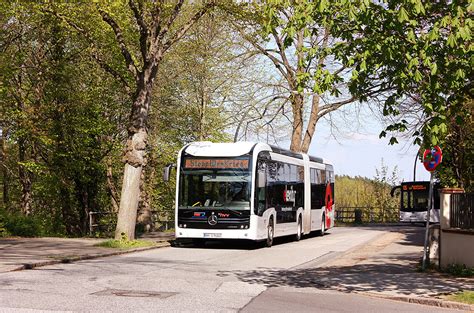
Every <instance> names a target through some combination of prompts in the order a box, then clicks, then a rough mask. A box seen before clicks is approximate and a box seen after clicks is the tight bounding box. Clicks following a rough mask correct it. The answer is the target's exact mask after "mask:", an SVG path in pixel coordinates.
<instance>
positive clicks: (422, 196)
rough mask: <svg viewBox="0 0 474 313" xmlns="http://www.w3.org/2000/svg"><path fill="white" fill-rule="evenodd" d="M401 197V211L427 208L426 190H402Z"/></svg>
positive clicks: (418, 210)
mask: <svg viewBox="0 0 474 313" xmlns="http://www.w3.org/2000/svg"><path fill="white" fill-rule="evenodd" d="M402 197H403V198H402V199H403V200H402V201H403V202H402V208H401V210H402V211H409V212H424V211H427V210H428V191H427V190H408V191H403V195H402Z"/></svg>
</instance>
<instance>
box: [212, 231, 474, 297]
mask: <svg viewBox="0 0 474 313" xmlns="http://www.w3.org/2000/svg"><path fill="white" fill-rule="evenodd" d="M390 231H391V230H390ZM393 231H394V232H399V233H400V232H401V233H403V234H404V236H402V238H400V239H399V240H398V241H397V242H394V243H393V244H392V245H391V246H389V247H388V249H384V250H380V251H378V252H376V253H375V254H374V255H371V256H369V257H368V258H367V259H366V258H362V259H358V257H360V255H359V256H357V255H356V256H355V259H353V263H352V264H354V265H352V264H344V265H341V266H337V265H331V263H328V264H327V265H326V266H325V267H313V268H304V269H298V268H297V269H275V268H257V269H255V270H251V271H232V272H231V271H228V272H226V271H221V272H219V273H218V275H219V276H223V277H225V276H234V277H236V278H237V279H239V280H240V281H243V282H246V283H251V284H263V285H265V286H267V287H295V288H308V287H313V288H318V289H328V290H338V291H343V292H352V291H358V292H371V293H382V292H383V293H387V292H389V293H392V294H396V295H406V296H408V295H411V296H414V295H415V296H436V295H440V294H446V293H451V292H455V291H459V290H472V289H473V288H474V280H473V279H463V278H454V277H449V276H445V275H442V274H440V273H420V272H417V264H418V263H419V259H420V257H421V255H422V245H423V235H422V234H423V229H421V228H416V227H414V228H403V229H398V230H397V229H395V230H393ZM335 264H336V263H335Z"/></svg>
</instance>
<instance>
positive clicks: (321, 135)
mask: <svg viewBox="0 0 474 313" xmlns="http://www.w3.org/2000/svg"><path fill="white" fill-rule="evenodd" d="M346 115H350V114H347V112H346ZM331 123H332V124H333V125H335V127H336V128H337V129H339V130H340V131H335V130H334V127H332V128H331V127H330V122H329V121H327V120H324V119H322V120H320V121H319V122H318V124H317V126H316V132H315V136H314V137H313V141H312V144H311V147H310V150H309V153H308V154H310V155H313V156H318V157H322V158H324V159H325V161H328V162H329V163H332V164H333V165H334V171H335V173H336V174H337V175H344V174H345V175H350V176H364V177H367V178H374V177H375V175H376V169H381V167H382V160H383V164H384V165H386V166H388V172H389V173H392V171H393V170H394V169H395V167H397V170H398V171H397V174H398V175H397V176H398V177H399V181H400V182H402V181H413V167H414V162H415V157H416V154H417V151H418V148H419V147H418V146H414V145H413V144H412V142H413V139H411V138H406V139H404V138H401V137H397V139H398V141H399V144H396V145H389V144H388V142H389V139H390V137H388V138H387V137H386V138H381V139H380V138H379V134H380V132H381V131H382V130H384V128H385V126H384V125H383V122H382V121H381V119H380V118H379V117H376V116H375V115H374V113H372V112H370V111H368V110H367V108H366V109H365V112H363V113H362V114H360V115H358V116H357V118H355V117H354V118H352V120H351V118H349V119H347V118H341V117H337V116H334V117H333V118H332V121H331ZM349 124H357V126H351V125H349ZM331 133H332V135H331ZM336 138H337V139H336ZM280 145H281V146H282V147H285V148H289V145H290V144H289V142H284V143H280ZM429 179H430V176H429V172H427V171H426V170H425V168H424V167H423V164H422V163H420V162H419V161H418V162H417V165H416V180H417V181H420V180H429Z"/></svg>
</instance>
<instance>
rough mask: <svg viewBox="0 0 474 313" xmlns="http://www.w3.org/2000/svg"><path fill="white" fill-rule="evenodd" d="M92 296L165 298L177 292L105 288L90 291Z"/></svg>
mask: <svg viewBox="0 0 474 313" xmlns="http://www.w3.org/2000/svg"><path fill="white" fill-rule="evenodd" d="M91 294H92V295H94V296H118V297H134V298H158V299H166V298H169V297H171V296H174V295H176V294H177V292H156V291H144V290H122V289H106V290H102V291H98V292H94V293H91Z"/></svg>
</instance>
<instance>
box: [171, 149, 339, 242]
mask: <svg viewBox="0 0 474 313" xmlns="http://www.w3.org/2000/svg"><path fill="white" fill-rule="evenodd" d="M165 172H166V174H165V177H166V176H168V174H169V168H168V169H167V171H165ZM176 176H177V184H176V213H175V214H176V215H175V221H176V228H175V230H176V238H177V239H178V240H179V239H182V238H191V239H195V240H201V241H202V240H207V239H216V238H217V239H249V240H254V241H265V243H266V245H267V246H269V247H270V246H271V245H272V244H273V238H274V237H280V236H288V235H294V236H295V239H296V240H300V239H301V236H302V235H304V234H309V233H310V232H312V231H319V232H320V233H321V234H324V232H325V231H326V230H327V229H329V228H331V227H333V226H334V210H335V205H334V171H333V166H332V165H331V164H329V163H327V162H325V161H324V160H323V159H321V158H316V157H311V156H308V155H306V154H301V153H294V152H291V151H288V150H283V149H280V148H277V147H274V146H271V145H268V144H265V143H252V142H237V143H211V142H194V143H191V144H188V145H187V146H185V147H184V148H183V149H181V151H180V152H179V154H178V160H177V175H176Z"/></svg>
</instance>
